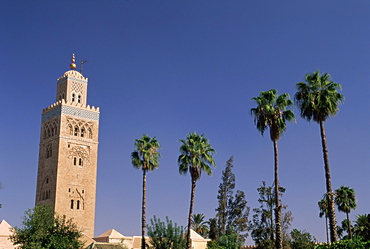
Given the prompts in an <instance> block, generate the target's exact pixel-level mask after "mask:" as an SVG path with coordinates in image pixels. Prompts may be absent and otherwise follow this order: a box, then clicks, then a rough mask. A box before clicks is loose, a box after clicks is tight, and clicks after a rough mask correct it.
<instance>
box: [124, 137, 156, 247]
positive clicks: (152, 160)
mask: <svg viewBox="0 0 370 249" xmlns="http://www.w3.org/2000/svg"><path fill="white" fill-rule="evenodd" d="M135 147H136V148H135V150H134V152H132V153H131V162H132V165H133V166H134V167H135V168H137V169H141V170H142V171H143V200H142V215H141V236H142V238H141V248H142V249H145V246H146V243H145V229H146V173H147V172H148V171H153V170H155V169H157V168H158V165H159V158H160V156H161V154H160V153H159V152H158V149H159V148H160V147H161V146H160V145H159V143H158V141H157V140H156V138H155V137H153V138H151V137H149V136H148V135H143V136H142V137H141V139H136V140H135Z"/></svg>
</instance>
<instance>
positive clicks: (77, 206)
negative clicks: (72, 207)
mask: <svg viewBox="0 0 370 249" xmlns="http://www.w3.org/2000/svg"><path fill="white" fill-rule="evenodd" d="M76 204H77V205H76V209H80V201H79V200H77V203H76Z"/></svg>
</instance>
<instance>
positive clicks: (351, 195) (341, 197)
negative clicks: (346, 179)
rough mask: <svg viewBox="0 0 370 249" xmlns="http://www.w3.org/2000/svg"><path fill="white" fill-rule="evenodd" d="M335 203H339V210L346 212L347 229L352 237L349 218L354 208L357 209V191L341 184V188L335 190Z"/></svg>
mask: <svg viewBox="0 0 370 249" xmlns="http://www.w3.org/2000/svg"><path fill="white" fill-rule="evenodd" d="M335 204H337V207H338V210H339V211H340V212H344V213H346V215H347V222H348V224H347V229H348V235H349V238H350V239H352V229H351V221H350V219H349V213H350V212H351V210H352V209H356V207H357V204H356V192H355V191H354V190H353V189H351V188H350V187H345V186H340V188H339V189H337V190H335Z"/></svg>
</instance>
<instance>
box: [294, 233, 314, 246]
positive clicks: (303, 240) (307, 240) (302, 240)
mask: <svg viewBox="0 0 370 249" xmlns="http://www.w3.org/2000/svg"><path fill="white" fill-rule="evenodd" d="M290 236H291V237H292V240H291V242H290V244H291V247H292V249H314V248H315V244H316V239H315V238H314V237H313V236H312V235H311V234H310V233H308V232H306V231H305V230H303V231H300V230H298V229H293V230H292V231H291V232H290Z"/></svg>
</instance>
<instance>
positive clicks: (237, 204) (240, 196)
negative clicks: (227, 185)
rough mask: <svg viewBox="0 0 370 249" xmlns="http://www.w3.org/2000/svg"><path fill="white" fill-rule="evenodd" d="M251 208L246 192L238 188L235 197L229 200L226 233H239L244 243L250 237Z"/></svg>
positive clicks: (239, 237)
mask: <svg viewBox="0 0 370 249" xmlns="http://www.w3.org/2000/svg"><path fill="white" fill-rule="evenodd" d="M249 209H250V208H249V207H248V206H247V201H246V200H245V194H244V192H243V191H241V190H237V191H236V194H235V198H234V199H232V200H229V205H228V212H227V213H228V217H227V232H226V235H232V234H237V235H238V239H239V240H240V242H241V243H242V244H244V241H245V240H246V238H247V237H248V233H246V232H247V230H248V216H249Z"/></svg>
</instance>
